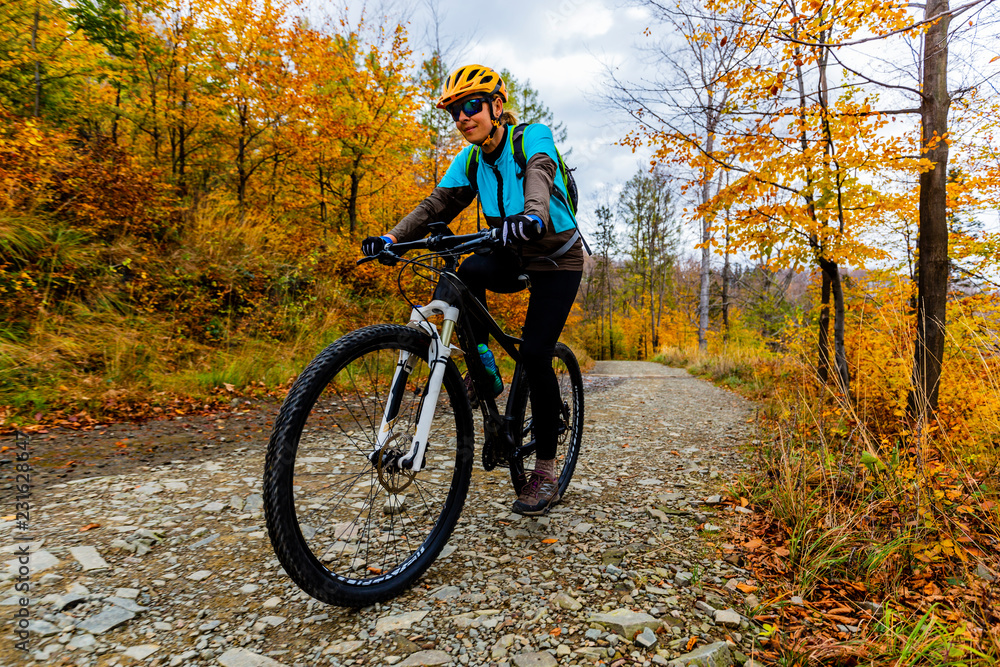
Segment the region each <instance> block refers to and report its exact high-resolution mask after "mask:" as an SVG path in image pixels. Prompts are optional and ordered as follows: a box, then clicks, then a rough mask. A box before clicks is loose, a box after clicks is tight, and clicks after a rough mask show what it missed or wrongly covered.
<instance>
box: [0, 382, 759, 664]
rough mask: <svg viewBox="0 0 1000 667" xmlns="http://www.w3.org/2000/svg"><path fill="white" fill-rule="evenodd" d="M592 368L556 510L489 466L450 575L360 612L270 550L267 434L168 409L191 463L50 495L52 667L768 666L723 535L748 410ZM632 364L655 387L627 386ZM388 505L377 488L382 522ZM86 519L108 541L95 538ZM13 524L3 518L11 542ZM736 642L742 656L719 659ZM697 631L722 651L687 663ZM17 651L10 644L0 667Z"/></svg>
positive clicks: (727, 398)
mask: <svg viewBox="0 0 1000 667" xmlns="http://www.w3.org/2000/svg"><path fill="white" fill-rule="evenodd" d="M597 363H598V366H597V367H596V368H597V369H598V370H600V369H602V368H603V369H606V370H607V369H611V370H612V371H614V372H612V373H610V375H618V376H619V381H617V382H609V381H608V378H607V377H602V378H597V379H595V378H591V377H589V376H588V375H587V374H585V375H584V382H585V386H586V387H587V392H588V394H587V400H586V405H587V413H586V415H585V418H586V427H585V431H584V441H583V449H582V450H581V456H580V459H579V460H578V462H577V470H576V474H575V476H574V479H573V484H572V485H571V486H570V488H569V489H568V491H567V493H566V495H565V498H564V500H563V502H561V503H560V504H559V505H558V506H557V507H555V508H553V510H552V512H551V513H549V514H548V515H546V516H544V517H540V518H526V517H521V516H520V515H513V514H511V511H510V501H511V499H512V497H513V492H512V490H511V486H510V481H509V474H508V471H506V470H503V469H500V470H497V471H494V472H490V473H488V472H486V471H484V470H482V469H481V467H480V466H479V465H476V466H475V467H474V468H473V472H472V475H473V481H472V485H471V487H470V491H469V495H468V498H467V500H466V502H465V508H464V510H463V512H462V516H461V518H460V520H459V522H458V525H457V526H456V528H455V531H454V533H453V535H452V537H451V538H450V544H447V545H446V546H445V549H444V551H443V552H442V554H441V555H440V557H439V558H438V559H437V561H436V562H435V563H434V564H432V565H431V567H430V568H429V569H428V570H427V572H426V573H425V574H424V575H423V576H422V577H421V578H420V579H419V580H418V581H417V582H416V584H415V585H414V586H413V587H412V588H411V589H409V590H408V591H406V592H404V593H403V594H401V595H400V596H398V597H396V598H393V599H390V600H385V601H382V602H381V603H379V604H377V605H376V604H373V605H371V606H367V607H363V608H360V609H342V608H339V607H336V606H327V605H325V604H323V603H322V602H320V601H317V600H314V599H312V598H310V597H309V596H308V595H306V594H305V593H304V592H302V591H300V590H299V589H298V587H297V586H296V585H295V583H294V582H293V580H292V579H291V577H289V576H288V575H287V574H286V573H285V571H284V569H283V567H282V564H281V563H280V562H279V560H278V559H277V558H276V557H275V554H274V553H273V551H272V550H271V547H270V545H269V543H268V540H267V539H266V535H267V533H266V529H265V525H264V524H265V521H264V518H263V516H262V513H261V511H262V509H263V507H262V496H261V470H262V469H263V466H264V451H265V447H266V442H267V436H268V433H267V429H266V428H263V429H257V430H253V431H248V432H247V438H246V440H245V441H242V442H241V443H240V446H239V447H238V448H236V449H235V451H223V449H224V448H222V447H220V448H219V449H214V447H213V444H210V443H212V435H214V426H215V424H213V423H212V422H215V421H220V420H221V417H220V419H219V420H215V419H212V420H209V421H202V422H199V423H195V420H196V419H197V417H193V416H191V415H171V419H169V420H164V421H163V422H159V423H157V424H153V425H151V426H149V428H150V429H153V430H154V433H155V434H156V436H157V437H161V438H162V437H169V434H170V433H171V432H172V433H174V435H175V436H176V437H181V438H186V439H187V440H188V441H191V442H199V443H204V444H205V446H204V447H199V448H197V449H192V450H191V452H190V456H191V457H192V459H188V460H176V461H172V462H171V463H170V464H169V465H166V464H164V465H154V466H150V467H148V468H143V467H136V468H135V470H131V471H129V472H126V473H123V474H116V475H111V476H108V477H106V478H93V479H88V480H83V481H81V482H79V483H68V484H60V483H58V482H55V483H53V484H52V485H51V488H48V489H46V496H47V497H51V498H52V500H51V501H47V502H50V504H48V505H47V506H46V505H43V506H41V507H39V510H38V511H39V513H40V516H39V521H38V522H37V525H38V526H40V527H41V532H40V533H39V535H38V536H37V539H36V541H35V542H33V543H32V544H31V553H32V569H33V570H36V571H37V569H38V568H41V567H45V571H44V572H42V574H41V575H40V576H39V577H38V579H37V580H36V581H37V585H38V589H37V590H38V597H37V599H34V600H33V607H35V610H37V616H34V619H33V621H32V623H33V624H34V625H33V626H32V631H33V633H34V636H35V637H36V638H37V639H38V640H39V641H38V647H37V649H36V650H34V651H33V652H32V654H31V656H32V657H33V658H34V660H35V664H38V665H50V664H51V665H56V664H63V663H65V664H71V663H75V662H79V663H80V664H81V665H84V666H88V665H89V666H90V667H93V665H95V664H96V663H97V662H98V661H99V660H111V661H115V660H116V659H119V660H121V661H123V662H122V663H121V664H125V663H126V662H127V663H128V664H150V663H153V662H155V663H156V664H158V665H160V667H168V666H169V667H187V666H188V665H198V666H199V667H209V665H222V667H275V666H279V667H280V666H282V665H287V666H291V665H296V664H299V665H330V666H331V667H337V666H340V667H347V666H348V665H351V666H353V665H354V664H356V663H364V664H365V665H377V666H381V665H391V666H392V667H400V666H402V667H424V666H426V665H430V666H434V667H436V666H437V665H447V666H449V667H458V666H459V665H462V667H477V666H481V665H482V666H485V665H488V664H490V663H496V664H497V665H505V666H506V667H537V665H542V666H543V667H544V666H548V667H551V666H552V665H555V664H560V665H569V666H573V667H584V666H585V665H592V664H595V663H597V662H599V661H603V662H604V663H605V664H608V665H611V664H616V663H618V662H619V661H621V660H624V661H625V663H626V664H632V663H635V664H636V665H642V664H649V663H651V664H653V665H661V666H662V665H666V664H667V663H668V661H669V660H671V659H677V660H681V662H680V663H676V664H683V665H685V667H693V666H694V665H698V666H699V667H705V666H706V665H711V666H712V667H720V666H722V665H726V666H728V665H731V664H732V660H733V659H734V658H735V657H739V658H740V659H742V654H733V653H732V652H733V651H737V650H738V651H741V652H742V653H745V654H752V648H753V641H754V637H755V636H756V634H757V633H756V631H755V629H754V625H755V624H754V621H753V620H752V618H751V619H748V618H746V617H745V616H741V613H744V612H745V613H753V612H752V611H751V610H752V609H753V607H754V606H756V604H759V602H757V601H756V600H755V599H754V598H752V597H751V596H746V597H744V596H743V595H742V594H741V593H740V592H739V590H738V589H736V588H735V586H736V585H737V584H738V583H740V582H744V581H746V580H747V579H746V577H747V574H746V572H745V571H743V570H740V569H739V567H738V566H739V564H740V561H739V560H738V559H734V560H735V562H733V561H731V560H728V559H727V558H726V555H727V554H728V555H731V554H729V552H730V551H734V550H733V549H732V548H731V547H730V548H727V547H725V546H723V547H722V549H723V551H722V552H720V551H718V550H717V549H716V547H715V546H714V545H712V544H710V542H711V541H713V540H714V539H715V537H714V535H717V533H716V534H713V533H711V532H710V531H711V528H710V527H709V526H713V527H714V526H718V527H719V528H721V529H722V530H726V529H727V527H728V526H730V525H733V524H738V523H740V520H741V519H742V520H743V521H745V518H744V517H742V516H740V515H738V514H737V511H738V510H737V509H736V508H735V507H732V506H731V503H727V502H725V501H724V500H723V499H724V498H725V496H724V495H723V494H724V493H725V491H724V484H726V483H728V482H729V481H730V480H731V479H733V478H734V476H735V475H738V474H742V473H744V472H746V471H747V470H748V469H749V465H748V463H747V462H746V459H745V458H744V455H743V453H742V452H741V451H740V450H739V446H740V442H741V440H742V437H741V436H738V435H737V434H740V433H743V432H744V431H743V430H744V429H745V428H746V423H747V415H748V410H747V409H746V408H747V406H746V404H745V403H742V402H741V399H739V398H738V397H735V396H733V395H732V394H728V393H726V392H725V391H723V390H721V389H718V388H716V387H713V386H712V385H711V384H709V383H707V382H703V381H701V380H698V379H695V378H693V377H691V376H689V375H688V374H687V373H686V372H685V371H683V370H678V369H669V368H665V367H663V366H659V365H657V364H652V363H648V362H637V363H636V362H632V363H620V362H597ZM606 363H610V364H611V365H610V366H608V365H604V364H606ZM615 369H618V370H615ZM635 369H641V370H642V371H643V372H642V373H641V375H643V377H641V378H636V377H632V378H626V377H624V376H627V375H632V374H633V370H635ZM601 381H604V383H603V384H602V382H601ZM240 405H242V403H240ZM272 407H273V408H274V409H275V410H276V409H277V406H272ZM338 407H339V406H338ZM244 414H245V413H243V412H242V410H241V411H240V412H239V413H236V414H234V415H230V416H228V417H226V418H227V419H234V420H237V421H239V420H242V418H243V415H244ZM649 415H654V418H653V419H652V421H650V420H649ZM248 421H249V420H248ZM258 424H260V422H258ZM199 426H201V427H202V429H201V430H202V431H203V432H201V433H199V432H198V430H199V429H198V427H199ZM241 426H242V424H241ZM143 428H146V427H143ZM112 429H115V430H117V429H118V426H111V427H108V428H106V430H107V431H110V430H112ZM100 430H102V429H95V430H94V431H93V432H89V431H88V433H87V435H85V436H81V437H87V438H90V437H102V436H103V433H98V431H100ZM73 437H75V436H73ZM108 437H112V438H119V437H121V436H120V435H119V434H117V433H116V434H115V435H114V436H111V435H110V433H109V434H108ZM309 437H314V435H313V434H309ZM214 442H215V444H216V445H217V444H218V443H219V440H218V439H216V440H215V441H214ZM477 442H479V441H478V440H477ZM625 445H628V446H627V447H626V446H625ZM428 470H433V468H432V467H429V468H428ZM640 471H641V472H640ZM714 471H722V472H721V473H720V476H719V479H718V480H714V479H713V478H712V474H711V473H713V472H714ZM435 481H438V482H440V483H443V484H445V485H447V483H448V477H447V476H444V477H442V478H441V479H440V480H435ZM640 482H642V483H640ZM375 483H378V482H377V481H375ZM137 489H141V490H139V491H137ZM206 493H207V494H209V495H206ZM362 493H364V491H362ZM210 496H211V497H210ZM385 498H386V496H385V495H384V494H383V493H382V492H379V494H378V502H377V504H376V507H375V510H376V514H377V515H378V518H379V519H382V518H387V517H386V515H385V514H384V511H385V509H386V505H385V502H386V501H385V500H384V499H385ZM353 500H357V498H355V499H352V501H353ZM400 500H401V499H400V498H393V499H392V501H391V502H389V503H388V510H389V512H390V513H393V514H390V515H389V517H388V518H389V519H390V520H396V519H399V518H400V517H405V516H406V514H407V510H408V509H413V508H414V507H415V506H417V505H419V502H418V500H417V496H412V495H411V496H408V498H407V500H406V501H402V503H401V502H399V501H400ZM316 502H317V503H324V502H326V499H321V498H319V497H317V498H316ZM407 503H409V505H407ZM81 517H82V518H81ZM33 518H34V517H33ZM91 521H99V522H100V523H101V524H102V529H101V530H96V531H93V532H87V533H80V531H79V530H78V529H79V527H80V525H81V523H82V522H91ZM706 524H708V526H706ZM338 525H339V524H338ZM11 529H12V528H11V527H10V526H6V525H5V524H4V523H3V522H0V536H2V535H4V534H8V535H9V532H8V533H4V532H3V531H4V530H7V531H10V530H11ZM706 529H707V530H706ZM341 533H342V534H337V533H335V532H334V533H330V532H326V533H324V532H322V529H321V528H320V526H319V524H318V523H317V525H314V526H305V527H303V535H304V536H305V537H306V539H307V540H309V541H310V543H316V542H317V540H319V541H322V540H323V539H327V538H330V537H332V538H333V539H336V540H341V543H340V547H343V546H344V545H345V544H346V545H349V546H348V548H352V545H359V544H360V542H358V541H357V540H358V536H357V535H355V534H353V533H352V534H343V533H344V531H343V530H341ZM84 541H85V546H84V545H82V544H81V543H84ZM723 541H729V542H733V543H738V540H736V539H730V538H728V537H727V538H723ZM332 544H333V543H332V542H331V546H332ZM45 545H49V550H48V551H46V550H45V549H44V547H45ZM386 545H387V546H393V545H394V546H395V547H402V545H403V543H402V542H391V541H387V542H386ZM0 551H2V553H4V554H15V552H14V551H13V550H9V549H8V550H0ZM53 553H54V554H55V555H52V554H53ZM76 554H80V557H78V556H77V555H76ZM87 556H95V558H91V559H89V560H88V559H87ZM2 558H3V560H0V563H3V565H2V566H0V589H2V592H0V601H2V602H5V603H7V604H9V605H11V606H16V605H17V597H16V595H15V594H14V592H13V583H14V582H13V580H12V578H11V577H10V576H8V578H7V579H4V578H3V574H5V573H6V574H8V575H11V574H13V575H14V576H16V572H17V560H16V556H15V555H7V556H2ZM81 558H83V559H84V560H81ZM98 558H99V559H100V561H98V560H97V559H98ZM12 559H13V560H12ZM60 559H61V560H60ZM84 561H87V562H92V563H95V564H96V565H97V567H96V568H95V569H92V570H88V569H87V568H88V567H89V565H87V564H86V563H85V562H84ZM11 566H14V568H13V569H11ZM727 581H728V582H731V583H730V584H729V585H727V583H726V582H727ZM33 592H34V591H33ZM761 597H764V596H763V595H761ZM10 600H13V601H10ZM11 606H8V607H0V609H3V608H6V609H11ZM716 610H722V611H723V612H729V613H730V614H732V615H731V616H727V615H725V614H723V615H720V616H718V617H717V616H716ZM737 612H739V613H737ZM609 617H610V618H609ZM43 618H44V619H45V620H42V619H43ZM629 618H631V619H632V620H636V618H638V619H639V622H638V623H634V624H633V623H630V622H629ZM50 621H51V622H50ZM598 621H600V622H598ZM591 623H593V627H590V626H591ZM74 626H75V627H76V629H75V630H74V629H73V628H74ZM737 626H742V628H740V627H737ZM748 626H749V627H748ZM556 629H558V630H560V632H557V633H554V632H552V631H554V630H556ZM727 636H728V637H731V638H733V639H734V640H735V644H734V645H732V647H731V648H729V649H727V650H722V646H724V645H723V644H722V642H721V640H722V639H723V638H725V637H727ZM691 637H698V638H699V641H701V642H707V643H708V644H710V645H712V646H715V648H712V649H709V648H708V647H701V648H699V649H698V650H696V651H694V652H692V653H691V654H688V655H684V656H681V654H682V653H683V652H684V650H685V646H686V644H687V642H688V641H689V640H690V638H691ZM143 642H145V643H143ZM712 642H715V644H714V645H713V644H712ZM595 644H599V645H595ZM153 647H157V648H155V649H154V648H153ZM103 656H106V657H103ZM677 656H681V657H680V658H677ZM727 657H728V658H729V660H730V661H729V662H726V658H727ZM18 658H19V656H15V655H14V654H13V649H10V648H9V647H4V646H0V664H19V662H18ZM695 660H697V662H695Z"/></svg>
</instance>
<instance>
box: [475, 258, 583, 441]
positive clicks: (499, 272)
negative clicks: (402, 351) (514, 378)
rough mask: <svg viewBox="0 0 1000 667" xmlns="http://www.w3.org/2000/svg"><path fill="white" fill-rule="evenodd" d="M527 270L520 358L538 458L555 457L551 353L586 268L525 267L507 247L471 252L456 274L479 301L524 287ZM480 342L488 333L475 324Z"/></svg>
mask: <svg viewBox="0 0 1000 667" xmlns="http://www.w3.org/2000/svg"><path fill="white" fill-rule="evenodd" d="M521 274H527V276H528V279H529V280H530V281H531V288H530V290H531V294H530V296H529V297H528V312H527V314H526V315H525V318H524V328H523V329H522V330H521V340H522V341H523V342H522V343H521V359H522V362H523V363H524V369H525V371H526V373H527V376H528V388H529V390H530V395H531V414H532V418H533V425H534V431H535V442H536V443H537V445H538V449H537V450H536V458H539V459H552V458H555V455H556V434H557V433H556V431H557V429H558V426H559V408H560V402H559V383H558V380H556V374H555V371H554V370H553V369H552V352H553V351H554V350H555V347H556V342H557V341H558V340H559V334H561V333H562V329H563V326H564V325H565V324H566V318H567V317H568V316H569V311H570V309H571V308H572V307H573V301H574V300H575V299H576V291H577V289H578V288H579V287H580V279H581V278H582V276H583V272H582V271H526V270H523V269H521V262H520V259H519V258H518V257H517V256H516V255H514V253H512V252H510V251H507V250H499V251H495V252H493V253H491V254H489V255H470V256H469V257H467V258H466V259H465V261H464V262H462V265H461V266H460V267H459V268H458V275H459V277H460V278H461V279H462V282H464V283H465V284H466V285H468V287H469V289H470V291H471V292H472V294H473V295H475V297H476V298H477V299H479V300H480V301H482V302H483V304H484V305H485V304H486V291H487V290H489V291H491V292H497V293H500V294H511V293H513V292H520V291H521V290H522V289H524V283H523V282H521V281H520V280H518V279H517V277H518V276H519V275H521ZM473 327H474V328H473V334H474V335H475V338H476V342H477V343H487V342H488V339H489V331H488V330H487V328H486V327H485V326H483V325H481V324H479V323H478V322H475V323H474V325H473Z"/></svg>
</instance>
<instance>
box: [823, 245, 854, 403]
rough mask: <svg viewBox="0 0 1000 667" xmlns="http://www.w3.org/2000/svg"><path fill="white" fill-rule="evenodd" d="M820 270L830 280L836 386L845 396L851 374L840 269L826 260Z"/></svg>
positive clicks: (848, 390)
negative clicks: (848, 366)
mask: <svg viewBox="0 0 1000 667" xmlns="http://www.w3.org/2000/svg"><path fill="white" fill-rule="evenodd" d="M819 265H820V268H821V269H823V273H825V274H826V275H827V276H829V278H830V291H831V292H832V293H833V323H834V324H833V348H834V364H835V366H836V371H837V384H838V385H839V388H840V390H841V391H842V392H843V393H844V394H845V395H847V394H849V393H850V388H851V373H850V371H849V370H848V368H847V349H846V347H845V346H844V317H845V312H844V288H843V284H842V283H841V281H840V267H839V266H837V263H836V262H831V261H830V260H827V259H820V260H819Z"/></svg>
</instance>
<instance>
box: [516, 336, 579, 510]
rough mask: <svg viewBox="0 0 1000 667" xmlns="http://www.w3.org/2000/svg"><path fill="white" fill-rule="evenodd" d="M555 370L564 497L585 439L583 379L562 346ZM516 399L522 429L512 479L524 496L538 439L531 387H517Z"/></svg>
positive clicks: (559, 470)
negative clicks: (534, 421)
mask: <svg viewBox="0 0 1000 667" xmlns="http://www.w3.org/2000/svg"><path fill="white" fill-rule="evenodd" d="M552 369H553V370H554V371H555V373H556V380H557V381H558V384H559V399H560V400H559V406H560V407H559V431H558V436H557V440H556V475H557V477H558V481H559V496H560V498H561V497H563V496H565V494H566V489H567V488H568V487H569V483H570V480H572V479H573V471H574V470H576V462H577V460H578V459H579V457H580V444H581V442H582V439H583V377H582V375H581V374H580V364H579V363H578V362H577V360H576V356H575V355H574V354H573V351H572V350H570V349H569V347H567V346H566V345H564V344H563V343H557V344H556V348H555V351H554V352H553V355H552ZM518 386H519V388H518V391H517V396H514V397H513V398H512V400H513V401H514V404H513V405H514V410H513V411H512V413H511V414H513V415H514V419H515V423H519V424H521V428H520V429H519V430H518V431H516V432H515V433H514V440H515V443H514V445H515V446H514V452H513V455H512V456H511V461H510V479H511V483H512V484H513V485H514V491H515V492H516V493H517V494H520V493H521V489H522V487H523V486H524V484H525V482H526V481H527V473H530V472H531V471H532V470H534V468H535V439H534V433H533V425H532V417H531V401H530V400H529V395H528V383H527V381H525V380H523V378H522V381H521V382H520V383H518Z"/></svg>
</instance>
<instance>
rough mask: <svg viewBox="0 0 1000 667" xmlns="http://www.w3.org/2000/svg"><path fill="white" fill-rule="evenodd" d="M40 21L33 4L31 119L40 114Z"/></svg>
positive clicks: (38, 11)
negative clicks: (32, 91) (33, 95)
mask: <svg viewBox="0 0 1000 667" xmlns="http://www.w3.org/2000/svg"><path fill="white" fill-rule="evenodd" d="M39 21H41V10H40V8H39V6H38V2H35V19H34V21H33V22H32V24H31V52H32V53H34V54H35V104H34V109H33V110H32V113H31V115H32V117H33V118H38V116H39V114H41V112H42V63H41V62H40V61H39V59H38V23H39Z"/></svg>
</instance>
